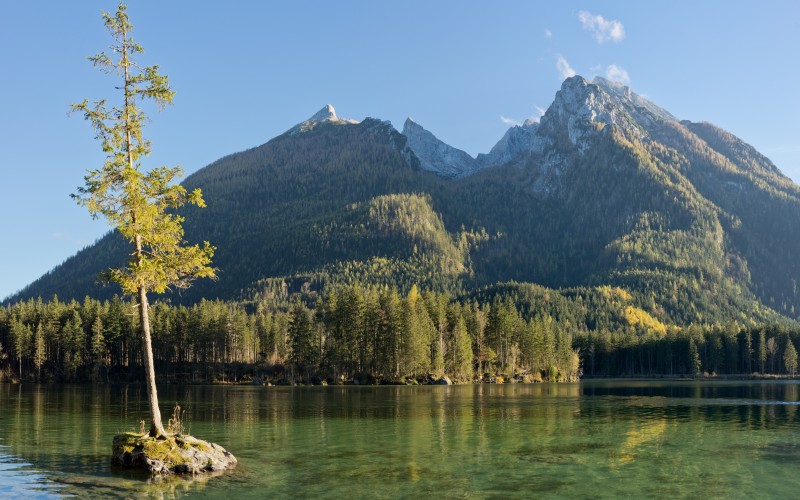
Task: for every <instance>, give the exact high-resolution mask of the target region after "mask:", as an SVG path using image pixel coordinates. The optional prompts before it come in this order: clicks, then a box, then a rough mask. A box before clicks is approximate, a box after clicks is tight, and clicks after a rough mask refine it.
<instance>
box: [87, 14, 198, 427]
mask: <svg viewBox="0 0 800 500" xmlns="http://www.w3.org/2000/svg"><path fill="white" fill-rule="evenodd" d="M103 21H104V23H105V27H106V30H107V31H108V33H109V34H110V35H111V38H112V40H113V42H112V45H111V51H110V53H106V52H101V53H99V54H97V55H95V56H91V57H90V58H89V60H90V61H91V62H92V63H93V64H94V66H95V67H97V68H99V69H101V70H102V71H104V72H106V73H109V74H115V75H116V76H117V77H119V78H121V82H120V83H121V85H120V86H118V87H116V88H117V89H118V90H122V102H121V104H120V105H117V106H112V107H109V106H108V105H107V103H106V100H105V99H101V100H99V101H96V102H93V103H90V102H89V101H88V100H84V101H83V102H81V103H78V104H73V105H72V109H73V111H76V112H81V113H82V114H83V116H84V118H85V119H86V120H87V121H89V122H90V123H91V124H92V126H93V127H94V129H95V131H96V132H97V136H96V137H97V139H98V140H100V141H101V143H102V148H103V152H105V154H106V160H105V163H104V164H103V166H102V167H100V168H97V169H89V170H88V171H87V174H86V176H85V177H84V179H85V186H82V187H79V188H78V193H77V194H75V195H73V197H74V198H75V199H76V200H77V201H78V203H79V204H81V205H84V206H86V208H87V209H88V210H89V212H90V213H91V215H92V217H93V218H97V217H103V218H105V219H106V220H107V221H108V223H109V224H110V225H112V226H114V227H115V228H116V229H117V230H118V231H119V232H120V234H121V235H122V236H123V237H124V238H125V239H127V240H128V242H129V243H130V244H131V246H132V247H133V252H132V254H131V258H130V260H129V262H128V264H127V265H126V266H125V267H122V268H117V269H109V270H108V271H107V273H106V276H107V277H108V278H109V279H110V280H112V281H115V282H117V283H119V285H120V286H121V287H122V289H123V291H124V292H125V293H127V294H130V295H133V296H134V297H135V298H136V299H137V301H138V312H139V317H140V320H141V321H140V323H141V337H142V352H143V357H144V365H145V374H146V379H147V394H148V400H149V405H150V435H151V436H155V437H157V436H160V435H164V434H165V431H164V427H163V425H162V423H161V412H160V411H159V408H158V394H157V391H156V379H155V368H154V364H153V350H152V343H151V335H150V317H149V307H148V301H147V294H148V292H156V293H163V292H164V291H166V290H168V289H170V288H185V287H188V286H189V285H190V283H191V281H192V280H193V279H195V278H201V277H213V276H214V269H213V268H212V267H211V266H210V264H211V257H212V256H213V253H214V248H213V247H212V246H211V245H209V243H208V242H205V243H204V244H203V246H199V245H188V244H186V242H185V241H184V239H183V227H182V223H183V218H182V217H181V216H180V215H178V213H177V212H176V211H175V210H176V209H177V208H178V207H180V206H182V205H184V204H186V203H189V204H194V205H197V206H198V207H204V206H205V203H204V201H203V197H202V194H201V192H200V190H199V189H195V190H194V191H192V192H187V191H186V190H185V189H184V188H183V186H181V185H179V184H175V183H174V181H175V179H177V178H178V177H179V176H180V175H181V174H182V170H181V168H180V167H157V168H153V169H150V170H149V171H146V170H144V169H143V168H142V164H141V162H142V159H143V158H145V157H146V156H148V155H149V153H150V151H151V149H150V142H149V141H147V140H145V139H144V137H143V135H142V127H143V124H144V123H145V120H146V116H145V113H144V112H143V111H142V110H141V109H140V107H139V104H140V103H141V102H143V101H146V100H150V101H152V102H153V103H154V104H155V105H156V106H157V107H158V109H163V108H164V107H165V106H166V105H167V104H171V103H172V99H173V96H174V95H175V94H174V92H173V91H172V89H171V88H170V86H169V81H168V79H167V77H166V76H164V75H161V74H160V73H159V68H158V66H140V65H139V64H138V63H137V61H136V58H137V56H139V55H141V54H142V53H143V49H142V47H141V45H139V44H138V43H136V42H135V41H134V40H133V39H132V37H131V32H132V31H133V26H132V25H131V23H130V20H129V18H128V13H127V9H126V6H125V5H124V4H122V3H120V4H119V7H118V8H117V12H116V13H115V14H114V15H112V14H109V13H106V12H104V13H103Z"/></svg>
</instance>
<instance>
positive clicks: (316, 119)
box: [287, 104, 359, 135]
mask: <svg viewBox="0 0 800 500" xmlns="http://www.w3.org/2000/svg"><path fill="white" fill-rule="evenodd" d="M320 123H335V124H338V125H346V124H355V123H359V121H358V120H353V119H350V118H339V117H338V116H336V110H335V109H334V108H333V106H332V105H330V104H326V105H325V106H324V107H323V108H322V109H320V110H319V111H317V112H316V113H314V114H313V115H312V116H311V118H309V119H308V120H306V121H304V122H302V123H298V124H297V125H295V126H294V127H292V128H290V129H289V130H288V131H287V133H288V134H289V135H295V134H299V133H301V132H308V131H309V130H312V129H313V128H314V127H316V126H317V125H319V124H320Z"/></svg>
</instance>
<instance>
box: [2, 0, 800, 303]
mask: <svg viewBox="0 0 800 500" xmlns="http://www.w3.org/2000/svg"><path fill="white" fill-rule="evenodd" d="M115 8H116V3H115V2H109V1H90V0H82V1H80V2H63V1H49V2H46V1H30V2H2V4H0V63H2V66H0V67H2V77H0V110H2V111H0V213H2V216H3V222H4V225H5V230H4V231H3V235H4V237H3V239H2V241H1V242H0V298H2V297H5V296H7V295H9V294H11V293H13V292H14V291H16V290H18V289H20V288H22V287H23V286H25V285H26V284H27V283H29V282H30V281H32V280H34V279H35V278H37V277H38V276H40V275H41V274H43V273H45V272H47V271H48V270H49V269H52V268H53V267H54V266H56V265H58V264H59V263H61V262H63V260H64V259H66V258H67V257H69V256H70V255H72V254H74V253H75V252H76V251H77V250H79V249H80V248H82V247H83V246H85V245H87V244H90V243H91V242H93V241H94V240H95V239H97V238H98V237H100V236H102V234H104V233H105V232H106V231H107V230H108V228H107V226H105V224H104V223H103V222H101V221H92V220H91V219H90V218H89V215H88V213H87V212H86V211H85V209H83V208H81V207H78V206H76V205H75V204H74V202H73V201H72V200H71V199H70V198H69V194H70V193H72V192H74V191H75V188H76V187H77V186H78V185H80V184H81V183H82V182H83V173H84V171H85V169H86V168H94V167H96V166H99V165H100V164H101V163H102V160H103V157H102V153H101V151H100V149H99V146H98V144H97V143H96V142H95V141H94V140H93V139H92V137H93V133H92V131H91V130H90V129H89V127H88V125H87V124H86V123H85V122H84V121H83V120H82V119H81V118H80V117H79V116H76V115H73V116H69V115H68V113H67V111H68V108H69V104H70V103H72V102H78V101H80V100H82V99H83V98H90V99H100V98H103V97H107V98H109V99H114V98H116V97H117V95H116V94H115V91H114V88H113V87H114V86H115V85H116V84H117V82H116V81H114V80H113V79H111V77H108V76H106V75H103V74H102V73H99V72H97V71H96V70H94V69H93V68H92V67H91V65H90V64H89V63H88V62H87V60H86V57H87V56H88V55H90V54H94V53H96V52H98V51H100V50H102V49H104V48H106V47H107V46H108V44H109V39H108V38H107V36H106V33H105V31H104V29H103V27H102V23H101V20H100V10H107V11H113V10H115ZM128 10H129V14H130V16H131V19H132V22H133V25H134V27H135V36H136V38H137V39H138V41H139V42H140V43H141V44H142V45H143V46H144V48H145V51H146V53H145V55H144V57H143V58H142V62H143V63H145V64H159V65H160V66H161V68H162V71H163V72H164V73H165V74H167V75H169V77H170V81H171V83H172V86H173V88H174V90H175V91H176V92H177V95H176V99H175V105H174V106H173V107H170V108H168V109H167V110H165V111H164V112H162V113H152V114H151V119H152V122H151V123H150V124H149V125H148V128H147V130H146V134H147V136H148V137H149V138H150V139H151V140H152V142H153V149H154V152H153V154H152V155H151V157H150V159H149V161H148V162H147V163H146V164H145V166H157V165H181V166H183V167H184V168H185V169H186V172H187V173H191V172H193V171H195V170H197V169H199V168H202V167H203V166H205V165H207V164H209V163H210V162H212V161H214V160H215V159H217V158H219V157H221V156H224V155H227V154H229V153H232V152H235V151H239V150H242V149H246V148H250V147H253V146H256V145H259V144H262V143H264V142H266V141H267V140H269V139H270V138H272V137H274V136H275V135H278V134H280V133H282V132H283V131H285V130H286V129H288V128H289V127H291V126H292V125H294V124H295V123H297V122H300V121H302V120H304V119H305V118H307V117H308V116H310V115H312V114H313V113H314V112H316V111H317V110H318V109H320V108H321V107H322V106H323V105H325V104H326V103H331V104H333V105H334V106H335V107H336V110H337V112H338V114H339V115H340V116H342V117H349V118H356V119H362V118H364V117H366V116H371V117H377V118H382V119H388V120H391V121H392V123H394V124H395V126H396V127H398V128H400V127H402V123H403V121H404V120H405V118H406V117H407V116H411V117H413V118H414V120H415V121H417V122H418V123H420V124H422V125H423V126H424V127H425V128H427V129H428V130H430V131H432V132H433V133H434V134H436V135H437V136H438V137H439V138H441V139H442V140H444V141H446V142H448V143H449V144H451V145H453V146H455V147H458V148H461V149H464V150H465V151H467V152H469V153H470V154H472V155H475V154H477V153H480V152H487V151H488V150H489V149H490V148H491V146H492V145H493V144H494V143H495V142H496V141H497V140H498V139H499V138H500V137H501V136H502V135H503V133H504V131H505V130H506V128H508V124H510V123H513V122H515V121H516V122H520V121H524V120H525V119H527V118H536V117H538V116H539V115H540V114H541V112H542V111H543V110H544V109H546V108H547V106H548V105H549V104H550V103H551V102H552V99H553V96H554V94H555V92H556V91H557V90H558V88H559V86H560V84H561V81H562V79H563V76H564V75H565V74H569V73H570V72H571V71H574V72H575V73H577V74H580V75H583V76H585V77H587V78H588V77H592V76H594V75H604V76H605V75H610V76H612V77H614V78H617V79H622V80H625V81H626V82H627V83H628V84H629V85H630V86H631V88H632V89H633V90H634V91H635V92H638V93H640V94H643V95H645V96H646V97H648V98H649V99H651V100H652V101H654V102H655V103H657V104H659V105H660V106H662V107H664V108H666V109H667V110H669V111H670V112H672V113H673V114H675V115H676V116H678V117H680V118H682V119H690V120H694V121H701V120H705V121H710V122H712V123H715V124H717V125H719V126H721V127H723V128H725V129H727V130H728V131H730V132H732V133H734V134H736V135H738V136H739V137H741V138H743V139H744V140H746V141H747V142H749V143H751V144H753V145H754V146H755V147H756V148H757V149H758V150H760V151H761V152H762V153H764V154H766V155H767V156H768V157H770V158H771V159H772V160H773V161H774V162H775V163H776V164H777V165H778V167H779V168H780V169H781V170H782V171H783V172H784V173H785V174H787V175H788V176H789V177H791V178H792V179H794V180H795V181H798V180H800V120H798V116H799V115H800V97H798V86H797V82H798V80H799V77H800V67H799V66H798V65H799V64H800V63H798V58H797V54H796V52H797V50H798V48H800V2H794V1H772V2H755V1H753V2H731V1H725V2H723V1H702V2H698V1H696V0H693V1H681V0H678V1H669V2H658V3H657V2H629V1H620V2H600V1H582V2H571V1H564V2H532V1H519V2H465V1H449V2H447V1H441V2H430V1H421V0H420V1H418V0H410V1H404V2H366V1H359V2H356V1H349V2H333V1H324V2H323V1H319V2H299V1H298V2H280V3H278V2H261V1H252V2H245V1H238V2H227V3H223V2H205V1H194V2H188V1H186V2H177V1H176V2H163V1H132V2H130V5H129V9H128Z"/></svg>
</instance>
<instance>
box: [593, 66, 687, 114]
mask: <svg viewBox="0 0 800 500" xmlns="http://www.w3.org/2000/svg"><path fill="white" fill-rule="evenodd" d="M592 83H594V84H595V85H597V86H598V87H600V88H601V89H603V90H604V91H605V92H606V93H607V94H609V96H610V97H611V98H612V99H614V100H616V101H617V103H618V104H619V105H621V106H623V107H625V108H626V109H628V111H629V112H630V113H631V114H632V115H633V117H634V118H635V119H636V120H637V121H643V122H645V123H643V125H646V124H647V123H648V122H650V121H652V120H654V119H655V120H661V121H678V118H676V117H675V115H673V114H672V113H670V112H669V111H667V110H665V109H664V108H662V107H660V106H657V105H655V104H653V103H652V102H650V101H648V100H647V99H645V98H644V97H642V96H640V95H639V94H637V93H635V92H633V91H632V90H631V89H630V87H628V86H627V85H624V84H622V83H620V82H615V81H612V80H608V79H606V78H603V77H602V76H596V77H595V78H594V80H592Z"/></svg>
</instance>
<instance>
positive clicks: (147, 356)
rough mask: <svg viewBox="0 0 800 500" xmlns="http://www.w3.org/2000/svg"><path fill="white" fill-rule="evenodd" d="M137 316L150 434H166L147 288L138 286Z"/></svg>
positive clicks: (157, 435) (154, 435) (156, 435)
mask: <svg viewBox="0 0 800 500" xmlns="http://www.w3.org/2000/svg"><path fill="white" fill-rule="evenodd" d="M139 317H140V319H141V322H142V355H143V356H144V373H145V379H146V381H147V401H148V403H149V404H150V435H151V436H153V437H159V436H163V435H164V434H166V432H165V431H164V426H163V425H162V424H161V410H160V409H159V408H158V392H157V391H156V370H155V366H154V364H153V345H152V342H151V340H150V313H149V311H148V304H147V290H145V288H144V287H139Z"/></svg>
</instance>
